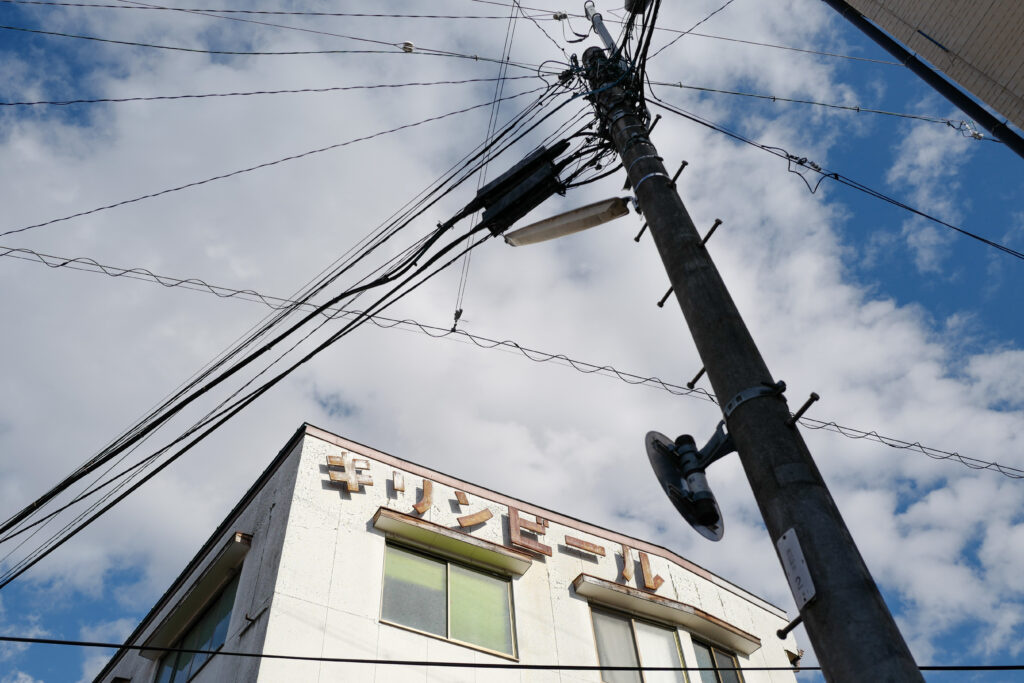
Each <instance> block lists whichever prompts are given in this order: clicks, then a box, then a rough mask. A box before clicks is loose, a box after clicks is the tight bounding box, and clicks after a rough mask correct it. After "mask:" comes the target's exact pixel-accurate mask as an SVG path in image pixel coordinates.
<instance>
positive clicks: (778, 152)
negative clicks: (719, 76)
mask: <svg viewBox="0 0 1024 683" xmlns="http://www.w3.org/2000/svg"><path fill="white" fill-rule="evenodd" d="M650 98H651V100H652V101H653V102H654V103H655V104H657V105H658V106H659V107H661V108H662V109H665V110H666V111H670V112H672V113H673V114H677V115H678V116H682V117H683V118H685V119H689V120H690V121H693V122H694V123H699V124H700V125H702V126H705V127H706V128H710V129H711V130H714V131H716V132H719V133H722V134H724V135H727V136H729V137H731V138H733V139H734V140H738V141H739V142H743V143H745V144H747V145H750V146H751V147H756V148H757V149H760V150H763V151H765V152H768V153H769V154H773V155H775V156H777V157H779V158H781V159H785V160H786V164H787V168H788V169H789V170H790V172H792V173H795V174H796V175H798V176H799V177H800V178H801V179H802V180H803V181H804V183H805V184H806V185H807V189H808V190H810V191H811V193H812V194H813V193H814V192H815V191H817V189H818V187H819V186H820V185H821V183H822V182H823V181H824V180H826V179H831V180H834V181H836V182H837V183H839V184H841V185H845V186H847V187H850V188H853V189H855V190H858V191H860V192H863V193H865V194H867V195H870V196H872V197H874V198H876V199H879V200H881V201H883V202H886V203H887V204H892V205H893V206H895V207H898V208H900V209H903V210H905V211H909V212H910V213H912V214H914V215H916V216H920V217H921V218H924V219H926V220H929V221H931V222H933V223H937V224H938V225H941V226H943V227H946V228H949V229H950V230H953V231H955V232H958V233H960V234H961V235H963V236H964V237H970V238H971V239H973V240H977V241H978V242H981V243H982V244H985V245H987V246H989V247H992V248H993V249H997V250H998V251H1001V252H1003V253H1004V254H1007V255H1009V256H1013V257H1014V258H1017V259H1021V260H1024V253H1022V252H1020V251H1017V250H1016V249H1013V248H1011V247H1008V246H1006V245H1005V244H1000V243H999V242H996V241H994V240H991V239H988V238H987V237H982V236H981V235H979V234H977V233H974V232H971V231H970V230H966V229H964V228H961V227H959V226H956V225H953V224H952V223H949V222H947V221H944V220H942V219H941V218H938V217H936V216H933V215H931V214H929V213H927V212H925V211H922V210H920V209H917V208H914V207H913V206H910V205H909V204H906V203H905V202H901V201H900V200H898V199H895V198H894V197H891V196H889V195H887V194H884V193H883V192H880V191H878V190H875V189H873V188H871V187H869V186H867V185H865V184H863V183H861V182H859V181H857V180H854V179H853V178H850V177H849V176H846V175H843V174H842V173H838V172H836V171H829V170H827V169H824V168H822V167H821V166H820V165H818V164H817V163H815V162H813V161H811V160H809V159H808V158H807V157H801V156H798V155H795V154H791V153H789V152H788V151H786V150H785V149H782V148H781V147H774V146H770V145H765V144H762V143H760V142H757V141H755V140H752V139H750V138H748V137H746V136H744V135H742V134H740V133H736V132H735V131H732V130H729V129H727V128H725V127H723V126H721V125H719V124H717V123H714V122H713V121H710V120H708V119H705V118H704V117H701V116H698V115H696V114H693V113H691V112H688V111H686V110H684V109H682V108H680V107H677V106H675V105H672V104H669V103H668V102H665V101H664V100H662V99H659V98H658V97H656V96H655V95H654V94H653V93H652V94H651V95H650ZM794 168H797V169H803V171H804V172H806V173H814V174H816V175H817V176H818V181H817V182H816V183H814V184H811V183H810V182H808V180H807V179H806V178H805V177H804V174H803V173H801V172H798V171H796V170H793V169H794Z"/></svg>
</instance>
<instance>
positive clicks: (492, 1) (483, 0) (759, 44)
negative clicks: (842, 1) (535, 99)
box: [469, 0, 903, 67]
mask: <svg viewBox="0 0 1024 683" xmlns="http://www.w3.org/2000/svg"><path fill="white" fill-rule="evenodd" d="M469 1H470V2H479V3H482V4H487V5H497V6H499V7H511V6H512V4H511V3H509V2H499V1H497V0H469ZM523 8H524V9H528V10H530V11H536V12H547V13H551V14H565V16H566V17H569V16H571V17H573V18H584V19H585V18H587V17H586V15H584V14H575V13H572V12H559V11H557V10H554V9H544V8H540V7H526V6H525V5H524V6H523ZM605 20H617V22H618V23H620V24H625V23H626V22H624V20H622V19H605ZM654 31H664V32H666V33H675V34H684V35H688V36H695V37H697V38H710V39H713V40H724V41H728V42H730V43H743V44H745V45H754V46H757V47H769V48H773V49H777V50H790V51H793V52H805V53H807V54H816V55H818V56H823V57H835V58H838V59H850V60H853V61H867V62H871V63H878V65H886V66H890V67H902V66H903V65H902V63H900V62H899V61H892V60H891V59H872V58H870V57H859V56H854V55H851V54H840V53H838V52H826V51H821V50H811V49H806V48H801V47H792V46H788V45H777V44H774V43H764V42H759V41H756V40H743V39H741V38H730V37H728V36H717V35H714V34H708V33H697V32H695V31H693V30H692V29H690V30H689V31H682V30H681V29H670V28H668V27H654Z"/></svg>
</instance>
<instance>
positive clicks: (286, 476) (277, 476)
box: [96, 442, 301, 683]
mask: <svg viewBox="0 0 1024 683" xmlns="http://www.w3.org/2000/svg"><path fill="white" fill-rule="evenodd" d="M300 450H301V442H298V443H296V445H295V446H294V447H293V448H292V449H291V451H290V453H289V454H288V455H287V457H286V459H285V460H284V462H283V463H282V464H281V465H280V467H278V468H277V469H276V470H275V471H274V472H273V473H272V474H271V476H270V478H269V480H268V481H267V482H266V483H265V484H264V486H263V487H262V488H260V489H259V491H257V492H256V493H255V496H254V497H253V499H252V501H251V502H250V503H249V504H248V505H247V506H245V507H244V508H243V509H241V510H239V511H238V514H237V515H234V516H232V517H229V519H227V520H225V524H224V528H223V531H222V533H220V534H219V535H218V536H217V537H216V538H214V539H212V542H211V543H209V544H208V546H207V547H208V548H209V549H210V552H208V553H204V554H203V555H202V557H200V558H198V562H197V563H196V564H195V566H194V567H193V568H192V570H191V571H189V572H188V573H187V574H186V575H183V576H182V577H179V579H180V581H179V582H178V585H177V586H176V588H175V590H174V591H173V592H171V593H170V594H168V595H167V596H165V597H166V600H164V601H163V604H162V605H160V606H159V608H158V609H157V610H156V611H155V612H153V613H151V614H150V615H149V618H148V619H147V620H146V622H145V623H144V625H143V627H142V629H141V630H140V631H138V632H137V633H136V634H134V637H132V638H130V639H129V641H128V642H130V643H132V644H142V643H144V642H146V640H147V639H148V638H149V636H150V635H151V634H152V633H153V631H154V630H155V629H156V628H158V627H159V625H160V624H161V623H162V622H163V621H164V619H165V617H167V615H168V614H169V613H170V612H171V611H172V610H173V608H174V606H175V605H177V604H178V603H179V602H180V601H181V600H182V599H183V598H184V596H185V595H187V594H188V593H189V591H190V590H192V587H193V585H194V583H195V582H196V580H197V579H198V578H199V577H200V576H202V575H203V574H204V572H205V571H206V570H207V568H208V567H209V566H210V563H211V561H212V560H213V559H214V558H215V557H216V554H217V552H218V551H219V550H220V549H221V548H223V547H224V546H225V545H226V544H227V543H228V541H229V540H230V539H231V538H232V536H233V535H234V533H235V532H237V531H241V532H243V533H246V534H250V535H251V536H252V543H251V545H250V548H249V551H248V553H246V555H245V559H244V560H243V563H242V565H241V576H240V578H239V584H238V591H237V593H236V595H235V603H234V608H233V610H232V614H231V623H230V625H229V627H228V635H227V640H226V642H225V643H224V649H226V650H234V651H242V652H260V651H262V649H263V640H264V637H265V635H266V630H267V623H268V611H269V610H268V608H269V606H270V601H271V598H272V597H273V595H274V590H273V589H274V586H275V584H276V583H277V570H278V564H279V561H280V558H281V550H282V547H283V540H284V536H285V526H286V523H287V519H288V509H289V507H290V506H291V502H292V497H293V492H294V490H295V477H296V473H297V468H298V465H299V462H300V459H299V452H300ZM196 616H198V615H196ZM158 667H159V660H158V661H152V660H150V659H146V658H144V657H142V656H140V655H139V654H138V652H137V651H130V652H123V653H122V654H120V655H119V656H117V657H116V658H115V659H114V660H112V662H111V664H108V666H107V668H106V669H104V671H103V672H101V673H100V675H99V677H98V678H97V679H96V680H97V681H111V680H113V679H114V678H115V677H123V678H126V679H128V680H131V681H138V682H141V683H149V682H150V681H153V680H155V678H156V674H157V668H158ZM259 667H260V660H259V659H248V658H245V659H243V658H238V657H217V656H214V657H212V658H211V659H210V660H209V661H208V662H207V663H206V665H205V666H204V667H203V668H202V669H201V670H200V672H199V674H198V675H197V676H196V677H195V678H193V681H195V682H196V683H207V682H213V681H217V682H218V683H229V682H232V681H237V682H238V683H243V682H245V683H248V682H250V681H254V680H256V679H257V677H258V671H259ZM282 680H283V679H282ZM293 680H299V679H293Z"/></svg>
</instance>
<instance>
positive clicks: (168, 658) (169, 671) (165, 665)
mask: <svg viewBox="0 0 1024 683" xmlns="http://www.w3.org/2000/svg"><path fill="white" fill-rule="evenodd" d="M176 656H177V655H176V654H175V653H174V652H168V653H167V654H166V655H165V656H164V658H163V659H162V660H160V671H159V672H157V674H156V683H172V682H173V681H174V658H175V657H176Z"/></svg>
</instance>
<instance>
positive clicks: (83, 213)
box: [0, 87, 545, 237]
mask: <svg viewBox="0 0 1024 683" xmlns="http://www.w3.org/2000/svg"><path fill="white" fill-rule="evenodd" d="M541 90H545V88H544V87H540V88H534V89H532V90H526V91H524V92H519V93H516V94H515V95H509V96H507V97H505V98H504V99H505V100H511V99H515V98H517V97H522V96H523V95H529V94H532V93H536V92H539V91H541ZM491 104H492V102H490V101H488V102H482V103H480V104H474V105H473V106H471V107H465V108H463V109H457V110H455V111H450V112H448V113H446V114H440V115H438V116H431V117H430V118H426V119H422V120H420V121H415V122H413V123H406V124H403V125H401V126H397V127H395V128H389V129H387V130H382V131H378V132H376V133H372V134H370V135H363V136H361V137H357V138H352V139H351V140H346V141H344V142H338V143H335V144H333V145H327V146H326V147H319V148H317V149H311V150H309V151H306V152H301V153H299V154H291V155H289V156H286V157H282V158H280V159H275V160H273V161H267V162H264V163H262V164H257V165H255V166H249V167H246V168H241V169H238V170H236V171H231V172H229V173H222V174H220V175H216V176H212V177H209V178H204V179H202V180H196V181H193V182H190V183H185V184H184V185H178V186H176V187H170V188H167V189H165V190H160V191H159V192H150V193H149V194H144V195H140V196H138V197H133V198H131V199H124V200H121V201H119V202H114V203H113V204H106V205H104V206H98V207H96V208H94V209H89V210H88V211H79V212H78V213H73V214H71V215H68V216H62V217H60V218H52V219H50V220H47V221H43V222H41V223H34V224H32V225H26V226H23V227H20V228H12V229H10V230H6V231H4V232H2V233H0V237H4V236H6V235H13V234H15V233H19V232H25V231H26V230H32V229H34V228H41V227H43V226H46V225H53V224H54V223H60V222H62V221H68V220H71V219H73V218H80V217H82V216H88V215H91V214H94V213H98V212H100V211H106V210H108V209H114V208H117V207H119V206H124V205H126V204H134V203H135V202H141V201H144V200H146V199H153V198H154V197H161V196H163V195H166V194H170V193H172V192H178V191H180V190H186V189H188V188H192V187H198V186H199V185H205V184H207V183H212V182H214V181H217V180H224V179H226V178H233V177H235V176H238V175H242V174H243V173H249V172H251V171H257V170H260V169H263V168H268V167H270V166H276V165H278V164H282V163H285V162H287V161H295V160H296V159H302V158H305V157H308V156H312V155H314V154H320V153H322V152H329V151H331V150H335V149H340V148H342V147H347V146H348V145H352V144H355V143H357V142H365V141H366V140H372V139H374V138H378V137H380V136H382V135H388V134H390V133H397V132H398V131H402V130H406V129H408V128H414V127H416V126H421V125H423V124H425V123H430V122H433V121H439V120H441V119H445V118H448V117H450V116H455V115H457V114H464V113H466V112H468V111H473V110H474V109H480V108H481V107H489V106H491Z"/></svg>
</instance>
